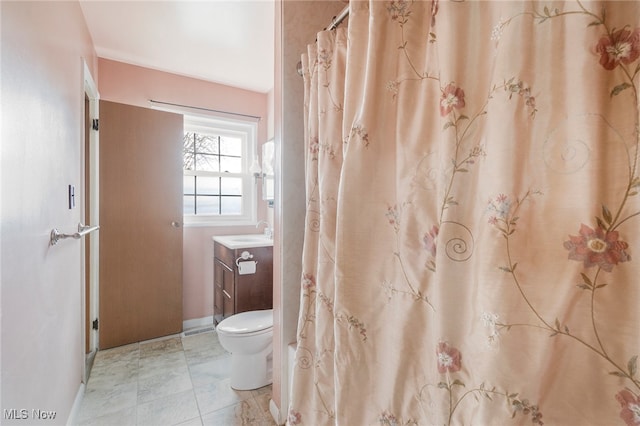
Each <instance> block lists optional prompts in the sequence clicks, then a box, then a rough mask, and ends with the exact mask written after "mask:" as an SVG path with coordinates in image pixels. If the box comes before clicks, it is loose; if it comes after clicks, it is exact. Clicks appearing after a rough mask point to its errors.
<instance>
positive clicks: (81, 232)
mask: <svg viewBox="0 0 640 426" xmlns="http://www.w3.org/2000/svg"><path fill="white" fill-rule="evenodd" d="M98 229H100V226H99V225H95V226H85V225H83V224H82V223H79V224H78V232H76V233H74V234H61V233H60V232H59V231H58V230H57V229H56V228H53V229H52V230H51V239H50V240H49V243H50V244H51V245H52V246H55V245H56V244H58V241H60V240H64V239H67V238H74V239H76V240H79V239H80V238H82V237H84V236H85V235H87V234H89V233H91V232H93V231H97V230H98Z"/></svg>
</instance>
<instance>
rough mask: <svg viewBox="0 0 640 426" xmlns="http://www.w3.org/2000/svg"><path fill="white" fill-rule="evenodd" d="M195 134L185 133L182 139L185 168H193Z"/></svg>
mask: <svg viewBox="0 0 640 426" xmlns="http://www.w3.org/2000/svg"><path fill="white" fill-rule="evenodd" d="M193 135H194V133H189V132H188V133H185V134H184V139H183V140H182V152H183V154H184V155H183V169H184V170H193V167H194V158H193Z"/></svg>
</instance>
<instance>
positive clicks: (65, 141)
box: [0, 1, 97, 424]
mask: <svg viewBox="0 0 640 426" xmlns="http://www.w3.org/2000/svg"><path fill="white" fill-rule="evenodd" d="M0 8H1V9H0V10H1V20H2V22H1V28H2V36H1V40H2V41H1V43H2V47H1V50H2V63H1V65H0V66H1V72H0V74H1V75H2V80H1V92H2V97H1V98H0V103H1V106H2V109H1V112H2V131H1V135H2V136H1V140H2V156H1V167H0V171H1V172H0V173H1V193H2V210H1V212H2V213H1V214H2V222H1V223H2V228H1V231H0V232H1V234H0V239H1V252H0V255H1V265H2V282H1V286H2V287H1V292H0V294H1V304H2V308H1V312H2V318H1V321H2V324H1V329H2V332H1V336H2V344H1V365H2V367H1V379H0V380H1V382H2V383H1V389H2V394H1V395H0V413H1V414H0V415H2V416H3V418H2V423H3V424H34V423H36V424H37V423H39V422H37V421H35V420H34V419H33V418H31V409H33V408H35V409H43V410H51V411H56V412H57V414H56V417H55V419H54V420H53V421H52V420H43V421H42V422H41V423H43V424H65V423H66V422H67V419H68V417H69V414H70V412H71V408H72V406H73V403H74V399H75V397H76V395H77V393H78V391H79V390H80V389H81V380H82V371H83V369H84V347H83V345H82V342H83V333H82V330H83V328H82V303H83V300H82V289H81V283H82V280H81V274H80V271H81V263H80V262H81V252H80V248H81V245H80V243H79V242H77V241H75V240H72V241H63V242H61V243H60V244H59V245H57V246H54V247H50V246H49V233H50V232H51V229H52V228H54V227H56V228H59V229H60V230H61V231H63V232H72V231H73V230H74V229H77V226H78V222H79V221H80V208H79V207H76V208H75V209H71V210H70V209H68V206H67V195H66V193H67V185H69V184H73V185H76V188H77V191H78V193H80V184H81V146H82V144H83V140H84V133H83V132H84V130H83V125H84V124H83V111H84V89H83V63H82V58H85V59H86V61H87V63H88V65H89V68H90V69H91V70H92V72H93V77H94V79H97V73H96V71H97V58H96V56H95V52H94V50H93V45H92V42H91V38H90V36H89V33H88V31H87V28H86V26H85V23H84V17H83V15H82V12H81V10H80V6H79V4H78V3H77V2H6V1H2V2H0ZM77 201H78V204H79V202H81V200H77ZM78 204H77V205H78ZM5 409H27V410H29V413H28V414H29V416H30V417H29V419H28V420H17V421H10V420H7V419H5V418H4V410H5Z"/></svg>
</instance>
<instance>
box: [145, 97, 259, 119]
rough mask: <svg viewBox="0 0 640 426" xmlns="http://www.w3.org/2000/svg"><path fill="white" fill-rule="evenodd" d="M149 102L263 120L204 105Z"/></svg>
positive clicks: (254, 116) (151, 100)
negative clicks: (203, 106) (204, 106)
mask: <svg viewBox="0 0 640 426" xmlns="http://www.w3.org/2000/svg"><path fill="white" fill-rule="evenodd" d="M149 102H150V103H152V104H161V105H170V106H174V107H180V108H189V109H197V110H199V111H208V112H217V113H219V114H229V115H235V116H238V117H247V118H253V119H255V120H257V121H260V120H262V117H258V116H257V115H249V114H241V113H239V112H231V111H220V110H217V109H210V108H202V107H196V106H191V105H180V104H173V103H171V102H161V101H154V100H153V99H149Z"/></svg>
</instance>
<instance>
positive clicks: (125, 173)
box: [100, 101, 183, 349]
mask: <svg viewBox="0 0 640 426" xmlns="http://www.w3.org/2000/svg"><path fill="white" fill-rule="evenodd" d="M182 138H183V119H182V116H181V115H179V114H172V113H168V112H164V111H156V110H152V109H148V108H140V107H135V106H131V105H124V104H118V103H114V102H107V101H100V349H106V348H111V347H114V346H120V345H125V344H128V343H133V342H138V341H142V340H147V339H152V338H155V337H160V336H166V335H169V334H175V333H179V332H180V331H182V227H181V226H180V225H181V222H182V169H183V167H182Z"/></svg>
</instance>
